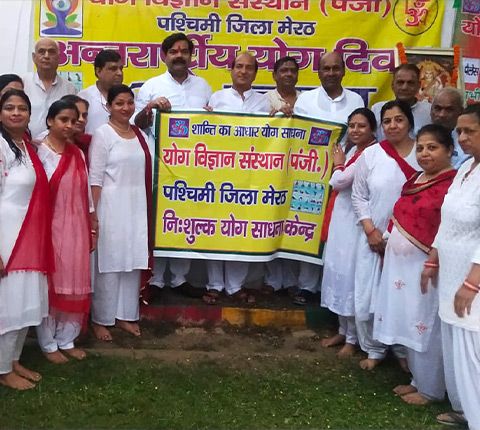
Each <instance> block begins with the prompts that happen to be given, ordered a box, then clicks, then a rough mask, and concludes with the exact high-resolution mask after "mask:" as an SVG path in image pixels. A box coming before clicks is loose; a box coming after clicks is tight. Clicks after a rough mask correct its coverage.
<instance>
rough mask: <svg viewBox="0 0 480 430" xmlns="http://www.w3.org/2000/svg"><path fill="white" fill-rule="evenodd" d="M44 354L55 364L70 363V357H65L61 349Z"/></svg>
mask: <svg viewBox="0 0 480 430" xmlns="http://www.w3.org/2000/svg"><path fill="white" fill-rule="evenodd" d="M43 355H44V356H45V357H47V360H48V361H50V363H53V364H65V363H68V358H67V357H65V356H64V355H63V354H62V353H61V352H60V351H58V350H57V351H54V352H44V353H43Z"/></svg>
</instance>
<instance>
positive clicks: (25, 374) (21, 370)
mask: <svg viewBox="0 0 480 430" xmlns="http://www.w3.org/2000/svg"><path fill="white" fill-rule="evenodd" d="M13 371H14V372H15V373H16V374H17V375H19V376H21V377H22V378H26V379H28V380H30V381H32V382H38V381H40V380H41V379H42V375H40V373H38V372H34V371H33V370H30V369H27V368H26V367H23V366H22V365H21V364H20V363H19V362H18V361H14V362H13Z"/></svg>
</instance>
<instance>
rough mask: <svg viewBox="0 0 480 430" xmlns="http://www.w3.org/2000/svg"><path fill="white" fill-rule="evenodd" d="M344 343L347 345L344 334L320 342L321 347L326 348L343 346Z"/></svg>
mask: <svg viewBox="0 0 480 430" xmlns="http://www.w3.org/2000/svg"><path fill="white" fill-rule="evenodd" d="M342 343H345V336H344V335H343V334H336V335H335V336H331V337H327V338H326V339H322V340H321V341H320V345H322V346H323V347H324V348H329V347H331V346H337V345H341V344H342Z"/></svg>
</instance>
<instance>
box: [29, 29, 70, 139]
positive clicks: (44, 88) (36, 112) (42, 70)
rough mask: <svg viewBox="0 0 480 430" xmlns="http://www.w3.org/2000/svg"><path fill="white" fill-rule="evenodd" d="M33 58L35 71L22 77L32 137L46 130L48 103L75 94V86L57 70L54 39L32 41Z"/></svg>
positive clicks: (56, 46)
mask: <svg viewBox="0 0 480 430" xmlns="http://www.w3.org/2000/svg"><path fill="white" fill-rule="evenodd" d="M32 60H33V62H34V64H35V66H36V69H37V70H36V71H35V72H32V73H28V74H27V75H25V76H24V77H23V83H24V86H25V93H26V94H27V95H28V97H29V98H30V102H31V103H32V115H31V118H30V124H29V128H30V132H31V133H32V137H33V138H35V137H37V136H38V135H40V134H41V133H42V132H44V131H45V130H46V129H47V125H46V124H45V119H46V117H47V112H48V108H49V107H50V105H51V104H52V103H53V102H54V101H56V100H58V99H60V98H62V97H63V96H65V95H67V94H75V93H76V90H75V87H74V86H73V85H72V84H71V83H70V82H68V81H66V80H65V79H63V78H61V77H60V76H59V75H58V73H57V69H58V45H57V42H55V41H54V40H53V39H48V38H44V39H40V40H39V41H38V42H37V43H36V44H35V49H34V51H33V52H32Z"/></svg>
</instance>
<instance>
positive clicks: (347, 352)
mask: <svg viewBox="0 0 480 430" xmlns="http://www.w3.org/2000/svg"><path fill="white" fill-rule="evenodd" d="M356 350H357V348H356V346H355V345H352V344H351V343H346V344H345V345H343V346H342V348H341V349H340V351H338V352H337V357H338V358H349V357H351V356H352V355H353V354H355V352H356Z"/></svg>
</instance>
